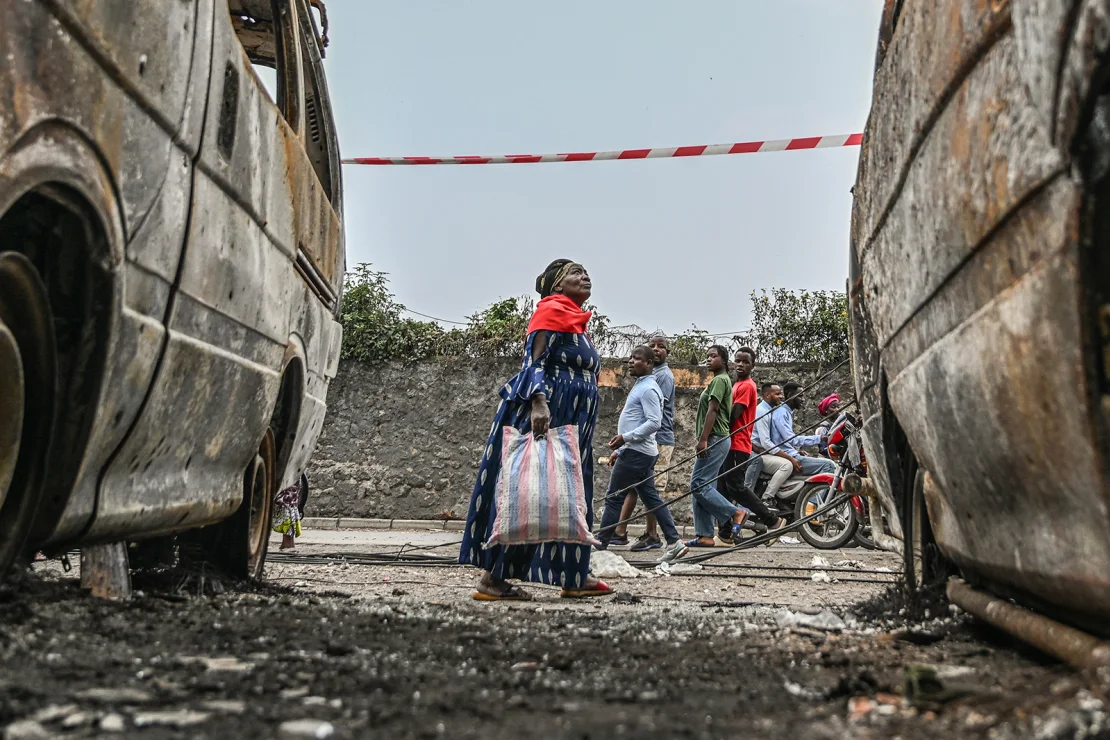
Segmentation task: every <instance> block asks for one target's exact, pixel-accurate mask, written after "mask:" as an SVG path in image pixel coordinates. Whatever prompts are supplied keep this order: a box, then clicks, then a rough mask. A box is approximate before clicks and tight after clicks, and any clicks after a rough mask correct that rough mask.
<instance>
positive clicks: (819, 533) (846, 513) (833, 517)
mask: <svg viewBox="0 0 1110 740" xmlns="http://www.w3.org/2000/svg"><path fill="white" fill-rule="evenodd" d="M823 490H825V489H815V490H813V491H811V492H809V493H806V494H803V495H805V497H806V500H805V503H804V504H803V506H804V507H805V508H804V515H805V516H809V515H810V514H812V513H813V512H815V511H817V510H818V509H819V508H821V507H822V506H823V505H824V504H823V503H819V502H818V501H816V500H814V499H816V498H817V496H818V495H819V494H820V493H821V492H822V491H823ZM851 516H852V507H851V504H850V503H848V502H847V501H845V502H844V503H842V504H841V505H840V506H837V507H836V508H835V509H833V510H832V511H828V512H826V513H824V514H822V515H821V516H820V517H818V518H816V519H814V520H813V521H811V522H809V523H808V524H804V525H802V526H804V527H805V529H806V531H807V532H808V533H809V534H810V536H812V537H813V538H814V539H816V540H820V541H821V542H834V541H836V539H837V538H839V537H840V536H841V535H842V534H843V533H844V530H845V529H847V528H848V520H849V519H850V518H851Z"/></svg>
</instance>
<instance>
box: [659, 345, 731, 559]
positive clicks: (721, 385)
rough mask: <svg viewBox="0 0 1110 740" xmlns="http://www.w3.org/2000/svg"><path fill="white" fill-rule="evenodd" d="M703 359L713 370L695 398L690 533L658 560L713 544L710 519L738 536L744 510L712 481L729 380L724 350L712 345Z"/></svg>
mask: <svg viewBox="0 0 1110 740" xmlns="http://www.w3.org/2000/svg"><path fill="white" fill-rule="evenodd" d="M706 362H707V364H708V365H709V369H710V370H712V371H713V374H714V375H713V379H712V380H710V381H709V385H708V386H706V389H705V390H704V391H702V394H701V398H700V399H698V416H697V427H696V430H695V431H696V432H697V436H698V442H697V445H696V447H695V449H696V451H697V453H698V457H697V460H695V461H694V473H693V475H692V477H691V479H690V490H691V491H693V498H694V501H693V504H692V506H691V508H692V509H693V510H694V534H696V535H697V537H695V538H694V539H692V540H690V541H689V542H682V541H679V542H677V543H675V544H674V545H673V546H671V547H669V548H667V550H666V551H665V552H664V553H663V557H662V558H661V560H666V561H670V560H676V559H677V558H680V557H682V556H683V555H684V554H685V553H686V550H687V549H689V548H691V547H713V546H714V545H715V544H716V543H715V540H714V539H713V535H714V534H715V533H716V531H717V528H716V525H715V524H714V519H716V520H717V521H721V522H729V521H731V522H732V536H733V538H735V539H736V540H739V539H740V528H741V525H743V523H744V519H745V517H747V515H748V510H747V509H744V508H741V507H739V506H736V505H735V504H733V503H731V502H730V501H729V500H728V499H726V498H725V497H724V496H722V495H721V492H720V491H718V490H717V487H716V484H715V482H712V481H714V479H715V478H717V477H718V476H719V475H720V472H721V464H722V463H724V461H725V458H726V457H727V456H728V449H729V443H728V437H729V419H730V417H731V415H732V379H731V378H730V377H729V374H728V350H726V349H725V348H724V347H721V346H719V345H713V346H712V347H710V348H709V351H708V352H707V353H706Z"/></svg>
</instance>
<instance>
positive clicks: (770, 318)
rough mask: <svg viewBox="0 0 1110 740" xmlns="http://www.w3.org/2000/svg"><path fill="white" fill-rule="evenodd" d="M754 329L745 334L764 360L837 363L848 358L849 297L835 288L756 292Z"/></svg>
mask: <svg viewBox="0 0 1110 740" xmlns="http://www.w3.org/2000/svg"><path fill="white" fill-rule="evenodd" d="M751 298H752V328H751V331H750V332H748V334H747V335H746V336H745V337H743V338H744V339H747V341H748V342H749V343H750V344H751V345H752V346H753V347H754V348H755V349H756V351H757V352H758V353H759V359H760V361H761V362H816V363H824V364H833V363H837V362H840V361H842V360H844V359H847V357H848V300H847V297H846V296H845V294H844V293H840V292H837V291H833V290H813V291H810V290H798V291H792V290H785V289H783V288H773V289H771V291H770V295H768V291H766V290H762V291H759V295H757V294H756V293H755V291H753V292H752V294H751Z"/></svg>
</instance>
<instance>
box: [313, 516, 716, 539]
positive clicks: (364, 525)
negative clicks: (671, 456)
mask: <svg viewBox="0 0 1110 740" xmlns="http://www.w3.org/2000/svg"><path fill="white" fill-rule="evenodd" d="M301 526H302V527H305V528H306V529H393V530H404V531H407V532H412V531H418V532H419V531H425V530H427V531H429V532H461V531H463V528H464V527H465V526H466V521H465V520H463V519H361V518H359V517H349V516H341V517H320V516H306V517H305V518H304V520H303V521H302V522H301ZM678 532H679V534H680V535H681V536H682V537H693V536H694V526H693V525H692V524H684V525H678ZM643 533H644V525H643V524H642V523H639V522H632V523H630V524H629V525H628V534H629V536H630V537H639V536H640V535H642V534H643Z"/></svg>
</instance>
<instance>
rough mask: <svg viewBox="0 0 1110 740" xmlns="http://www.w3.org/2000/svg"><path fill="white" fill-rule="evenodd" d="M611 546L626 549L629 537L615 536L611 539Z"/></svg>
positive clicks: (625, 535) (624, 535)
mask: <svg viewBox="0 0 1110 740" xmlns="http://www.w3.org/2000/svg"><path fill="white" fill-rule="evenodd" d="M609 544H610V545H613V546H614V547H624V546H625V545H627V544H628V535H627V534H614V535H613V536H612V537H610V538H609Z"/></svg>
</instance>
